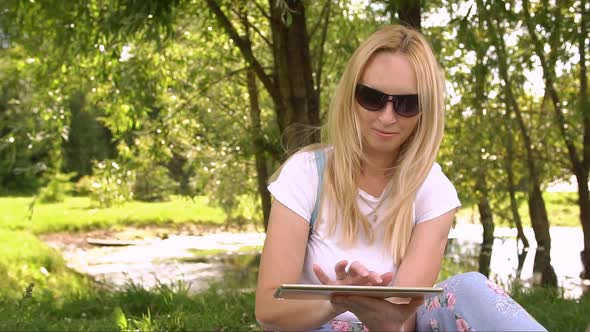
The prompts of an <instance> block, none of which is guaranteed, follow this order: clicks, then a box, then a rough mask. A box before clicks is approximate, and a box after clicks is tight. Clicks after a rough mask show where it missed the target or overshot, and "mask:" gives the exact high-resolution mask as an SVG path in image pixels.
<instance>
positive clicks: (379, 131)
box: [373, 129, 398, 138]
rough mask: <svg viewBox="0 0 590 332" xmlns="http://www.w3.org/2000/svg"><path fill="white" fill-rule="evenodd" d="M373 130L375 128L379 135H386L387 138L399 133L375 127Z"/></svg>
mask: <svg viewBox="0 0 590 332" xmlns="http://www.w3.org/2000/svg"><path fill="white" fill-rule="evenodd" d="M373 130H375V132H376V133H377V135H379V136H381V137H385V138H388V137H393V136H395V135H397V134H398V133H396V132H389V131H381V130H379V129H373Z"/></svg>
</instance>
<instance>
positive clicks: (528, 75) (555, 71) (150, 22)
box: [0, 0, 590, 284]
mask: <svg viewBox="0 0 590 332" xmlns="http://www.w3.org/2000/svg"><path fill="white" fill-rule="evenodd" d="M588 6H589V4H588V1H586V0H568V1H558V2H555V3H549V2H546V1H533V2H530V1H520V0H518V1H517V0H513V1H501V0H477V1H475V0H469V1H467V0H465V1H463V0H439V1H429V2H428V3H421V2H418V1H395V0H388V1H377V0H375V1H356V0H325V1H299V0H279V1H276V0H269V1H263V0H257V1H237V2H236V1H231V2H230V1H224V0H206V1H189V0H168V1H132V0H86V1H65V2H64V1H59V0H47V1H35V2H30V1H24V0H9V1H3V2H2V4H0V45H1V48H0V68H1V70H0V75H1V78H2V79H1V80H0V119H1V121H0V163H1V164H0V185H1V186H2V191H3V192H14V191H15V190H16V191H26V190H29V191H33V192H34V191H36V190H38V189H39V188H42V187H44V186H45V185H47V184H48V183H49V182H50V181H51V180H52V179H53V180H54V181H57V180H55V179H57V178H59V177H57V176H56V175H58V174H60V173H66V172H74V175H73V180H74V181H78V184H79V187H84V186H86V187H87V190H89V191H93V192H95V194H96V195H97V196H101V195H102V197H103V198H105V197H110V198H109V199H106V198H105V199H103V200H102V201H101V202H103V204H113V203H115V202H116V201H117V199H129V198H136V199H143V200H160V199H166V194H168V193H180V194H184V195H197V194H207V195H208V196H209V197H210V198H211V199H212V200H213V201H214V202H216V203H217V204H219V205H221V206H223V207H224V208H225V210H226V212H227V214H228V216H234V217H236V216H239V215H240V213H241V212H240V206H241V205H242V203H243V201H244V200H250V199H254V200H255V201H256V202H259V203H258V204H259V206H260V207H261V208H260V209H259V211H258V212H257V213H258V218H259V219H262V220H265V222H266V220H267V217H268V210H269V207H270V195H269V194H268V192H267V191H266V186H265V181H266V179H267V178H268V176H269V175H270V174H272V172H273V171H274V170H275V169H276V167H277V166H278V165H279V164H280V162H281V161H282V160H284V158H285V157H286V156H287V155H288V154H289V153H291V152H293V151H294V150H295V149H296V148H298V147H300V146H302V145H305V144H308V143H310V142H314V141H317V140H318V139H319V131H317V130H316V131H314V130H313V127H317V126H318V125H319V124H321V123H322V119H323V116H324V113H325V110H326V109H327V105H328V103H329V100H330V97H331V92H332V90H333V88H334V86H335V84H336V82H337V80H338V78H339V75H340V73H341V71H342V68H343V66H344V65H345V62H346V60H347V59H348V57H349V56H350V54H351V53H352V51H353V50H354V49H355V47H356V46H357V45H358V44H359V43H360V41H361V40H362V39H363V38H364V37H366V36H367V35H368V34H369V33H371V32H372V31H374V30H375V29H376V28H378V27H379V26H380V25H382V24H386V23H390V22H406V23H408V24H412V25H413V26H415V27H417V28H419V29H421V31H422V32H423V33H424V34H426V35H427V36H428V38H429V39H430V40H431V42H432V44H433V47H434V48H435V51H436V53H437V54H438V55H439V61H440V62H441V64H442V67H443V68H444V70H445V73H446V75H447V80H448V97H449V98H448V100H449V104H448V105H449V106H448V126H447V135H446V138H445V141H444V143H443V146H442V149H441V155H440V158H439V162H440V163H441V164H442V165H443V167H444V169H445V171H446V172H447V173H448V174H449V175H450V177H451V178H452V180H453V182H454V183H455V185H456V186H457V188H458V189H459V193H460V195H461V198H462V201H463V202H464V205H471V204H473V205H476V206H477V208H478V210H479V214H480V219H481V222H482V224H483V225H484V244H485V246H484V248H486V247H488V246H489V245H490V243H491V241H493V236H492V234H493V230H494V224H495V223H497V222H498V221H506V222H508V223H511V224H513V225H515V226H516V227H517V228H519V229H520V231H519V238H520V239H521V243H522V244H523V247H524V246H528V240H527V239H526V238H525V237H524V233H523V232H522V225H521V224H522V223H523V222H524V223H528V222H529V221H528V220H527V219H525V220H522V219H523V218H521V216H520V215H519V213H518V210H517V205H518V202H519V201H522V200H526V201H527V202H528V205H529V211H530V212H529V215H530V216H531V219H530V221H531V224H532V226H533V228H534V230H535V240H536V242H537V243H538V244H539V245H541V246H543V247H544V248H546V249H547V250H548V249H549V248H550V246H551V240H550V237H549V232H548V229H549V228H548V227H549V225H550V224H551V217H552V216H548V215H547V212H546V209H545V207H544V201H543V190H544V188H545V187H546V186H547V185H548V184H549V183H551V182H553V181H555V180H560V179H562V180H563V179H568V178H569V177H571V176H575V177H576V179H577V180H578V201H577V205H578V206H579V208H580V223H581V225H582V226H583V230H584V234H585V248H586V249H585V252H586V253H587V252H588V250H589V249H588V248H590V210H589V209H590V208H589V207H590V201H589V200H590V195H589V194H588V186H587V183H588V174H589V170H590V134H589V132H590V111H589V105H590V102H589V101H588V84H587V75H588V74H587V61H588V43H589V41H588V26H587V25H588V24H587V21H588V19H587V16H588ZM566 22H567V23H566ZM115 165H116V166H115ZM85 176H86V177H85ZM107 193H108V195H107ZM113 193H115V194H113ZM109 195H110V196H109ZM486 255H487V256H486ZM541 256H542V255H539V256H538V257H540V258H539V266H540V268H539V271H541V272H542V275H543V280H544V282H546V283H547V284H554V283H555V280H554V275H552V272H551V271H552V270H551V268H550V261H549V260H548V258H547V257H545V258H542V257H541ZM486 257H488V258H489V252H485V251H482V256H481V260H480V270H481V271H482V272H486V268H485V267H486V265H487V264H489V261H488V262H487V263H486ZM583 257H584V259H585V266H586V270H587V271H588V270H590V261H589V259H590V254H585V255H583Z"/></svg>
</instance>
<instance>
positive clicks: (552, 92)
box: [522, 0, 581, 173]
mask: <svg viewBox="0 0 590 332" xmlns="http://www.w3.org/2000/svg"><path fill="white" fill-rule="evenodd" d="M522 8H523V13H524V16H525V18H524V21H525V24H526V26H527V29H528V31H529V35H530V36H531V39H532V42H533V48H534V50H535V53H536V54H537V57H538V58H539V60H540V61H541V68H542V69H543V79H544V81H545V89H547V91H548V92H549V96H550V97H551V101H552V102H553V108H554V110H555V117H556V119H557V123H558V125H559V131H560V132H561V136H562V138H563V140H564V142H565V146H566V147H567V150H568V154H569V158H570V160H571V163H572V165H571V166H572V171H574V173H575V172H576V171H575V170H576V169H577V168H578V167H579V164H580V162H581V161H580V159H579V158H578V151H577V150H576V146H575V145H574V143H573V142H572V140H571V137H570V136H569V135H568V132H567V130H566V128H565V123H566V121H565V117H564V115H563V111H562V103H561V102H560V101H559V96H558V94H557V90H556V89H555V86H554V82H553V74H552V72H551V69H550V68H549V65H548V64H547V59H546V58H545V53H544V51H543V46H542V45H541V41H540V40H539V37H538V36H537V33H536V32H535V28H534V27H533V24H532V22H531V13H530V9H529V8H530V3H529V0H523V2H522Z"/></svg>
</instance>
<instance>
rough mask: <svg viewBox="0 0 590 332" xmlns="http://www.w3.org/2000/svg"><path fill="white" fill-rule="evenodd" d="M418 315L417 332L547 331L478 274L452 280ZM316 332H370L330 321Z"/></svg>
mask: <svg viewBox="0 0 590 332" xmlns="http://www.w3.org/2000/svg"><path fill="white" fill-rule="evenodd" d="M437 287H442V288H443V289H444V292H443V293H442V294H441V295H438V296H436V297H432V298H429V299H427V300H426V301H425V303H424V305H422V306H421V307H420V308H419V309H418V312H417V314H416V330H417V331H547V329H545V328H544V327H543V326H542V325H541V324H539V323H538V322H537V321H536V320H535V319H534V318H533V317H532V316H531V315H530V314H529V313H528V312H526V311H525V310H524V309H523V308H522V307H521V306H520V305H519V304H518V303H516V302H515V301H514V300H513V299H512V298H511V297H510V296H508V294H507V293H506V292H505V291H504V290H503V289H501V288H500V287H498V285H496V284H495V283H494V282H492V281H490V280H488V278H486V277H485V276H484V275H483V274H481V273H478V272H468V273H463V274H459V275H456V276H453V277H451V278H449V279H447V280H445V281H443V282H441V283H440V284H438V285H437ZM314 331H368V330H367V328H366V327H364V326H363V324H362V323H361V322H343V321H331V322H329V323H327V324H325V325H323V326H322V327H321V328H320V329H319V330H314Z"/></svg>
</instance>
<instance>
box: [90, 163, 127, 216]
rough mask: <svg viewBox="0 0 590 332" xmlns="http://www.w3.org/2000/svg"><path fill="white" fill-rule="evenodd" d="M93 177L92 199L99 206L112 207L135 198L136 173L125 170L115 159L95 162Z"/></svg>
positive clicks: (91, 186)
mask: <svg viewBox="0 0 590 332" xmlns="http://www.w3.org/2000/svg"><path fill="white" fill-rule="evenodd" d="M93 174H94V176H92V177H91V181H92V184H91V185H90V199H91V200H92V201H93V202H95V203H97V204H98V206H99V207H102V208H104V207H110V206H112V205H114V204H120V203H123V202H126V201H129V200H131V199H133V190H132V186H133V183H134V180H135V174H134V173H133V172H132V171H130V170H124V169H123V168H122V167H120V166H119V164H117V163H116V162H115V161H112V160H105V161H100V162H97V163H95V166H94V168H93Z"/></svg>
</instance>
